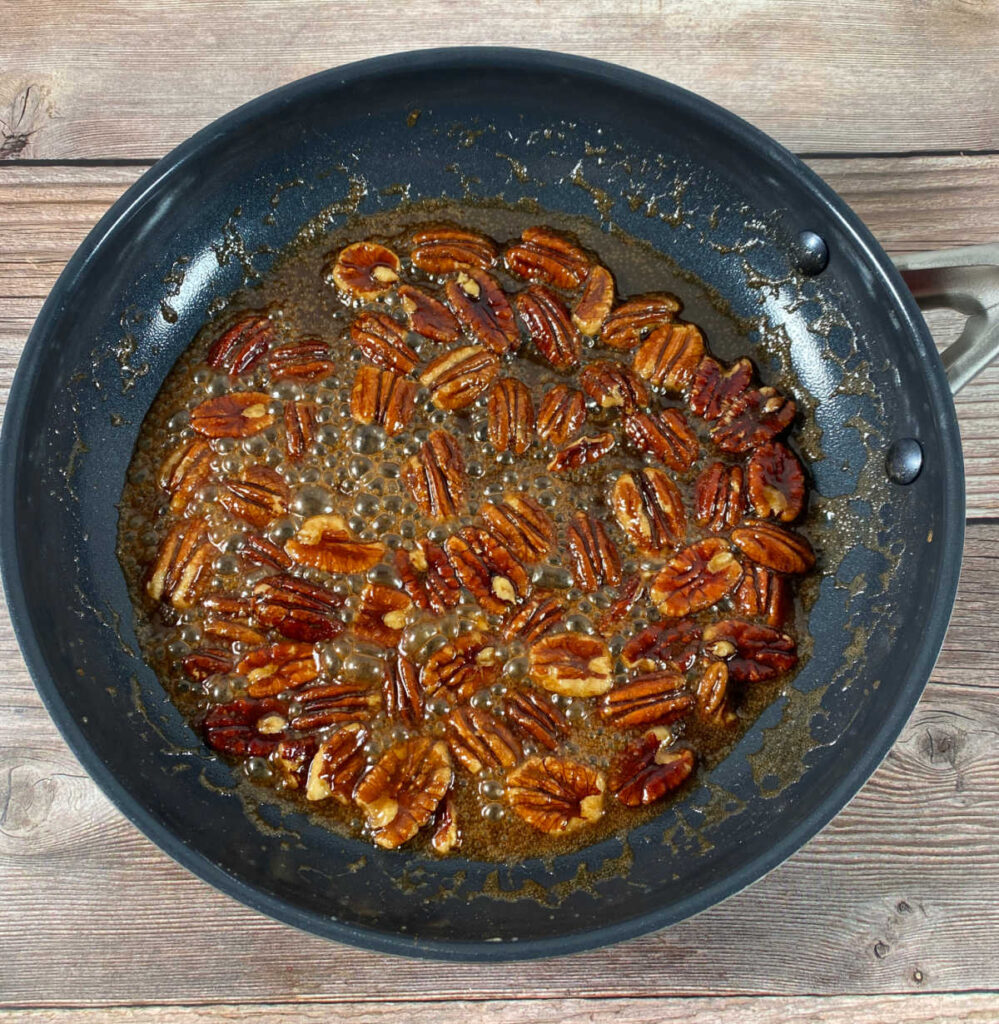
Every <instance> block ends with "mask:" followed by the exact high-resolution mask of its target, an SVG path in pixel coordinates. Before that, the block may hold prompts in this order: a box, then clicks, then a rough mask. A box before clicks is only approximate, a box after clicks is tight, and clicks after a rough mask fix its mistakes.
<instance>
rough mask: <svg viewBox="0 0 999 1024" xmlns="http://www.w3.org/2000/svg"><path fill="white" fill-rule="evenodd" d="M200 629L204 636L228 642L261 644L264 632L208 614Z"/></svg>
mask: <svg viewBox="0 0 999 1024" xmlns="http://www.w3.org/2000/svg"><path fill="white" fill-rule="evenodd" d="M201 630H202V632H203V633H204V634H205V635H206V636H210V637H212V638H214V639H217V640H227V641H228V642H229V643H240V644H247V645H251V646H252V645H253V644H262V643H263V642H264V634H263V633H261V632H260V631H259V630H256V629H253V628H251V627H250V626H247V625H246V624H245V623H242V622H232V621H231V620H229V619H224V618H218V617H217V616H214V615H212V616H209V617H208V618H206V619H205V620H204V622H203V623H202V625H201Z"/></svg>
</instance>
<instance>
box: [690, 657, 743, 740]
mask: <svg viewBox="0 0 999 1024" xmlns="http://www.w3.org/2000/svg"><path fill="white" fill-rule="evenodd" d="M695 693H696V696H697V713H698V714H699V715H700V716H701V717H702V718H703V719H705V720H706V721H708V722H711V723H712V724H714V725H718V726H722V727H728V726H730V725H735V723H736V722H737V721H738V718H737V716H736V714H735V712H734V711H732V709H731V707H730V706H729V701H728V666H727V665H726V664H725V662H724V661H714V662H712V663H711V664H710V665H708V667H707V668H706V669H705V670H704V672H703V673H702V674H701V677H700V679H698V680H697V687H696V690H695Z"/></svg>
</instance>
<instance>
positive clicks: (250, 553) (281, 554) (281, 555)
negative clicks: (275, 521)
mask: <svg viewBox="0 0 999 1024" xmlns="http://www.w3.org/2000/svg"><path fill="white" fill-rule="evenodd" d="M239 553H240V556H241V557H242V559H243V561H244V562H248V563H249V564H250V565H262V566H265V567H266V568H268V569H287V568H289V567H290V566H291V559H290V558H289V557H288V555H287V553H286V552H285V551H283V550H282V549H281V548H279V547H278V546H277V545H276V544H273V543H271V541H269V540H267V538H266V537H260V536H258V535H257V534H255V533H248V534H246V535H245V536H244V537H243V541H242V543H241V544H240V546H239Z"/></svg>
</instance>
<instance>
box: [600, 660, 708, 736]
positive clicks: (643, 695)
mask: <svg viewBox="0 0 999 1024" xmlns="http://www.w3.org/2000/svg"><path fill="white" fill-rule="evenodd" d="M685 685H686V680H685V679H684V677H683V676H681V675H679V674H677V673H676V672H672V671H670V670H668V669H667V670H665V671H659V672H647V673H645V674H643V675H639V676H635V678H634V679H632V680H631V682H628V683H622V684H621V685H620V686H615V687H614V689H613V690H611V691H610V693H608V694H607V695H606V696H605V697H604V699H603V700H602V701H601V703H600V714H601V715H603V717H604V718H606V719H607V720H608V721H610V722H613V723H614V724H615V725H617V726H619V727H620V728H622V729H638V728H642V727H645V726H649V725H669V724H670V722H675V721H676V720H677V719H679V718H683V717H684V715H687V714H689V713H690V711H691V710H692V709H693V707H694V704H695V700H694V697H693V696H692V695H691V694H690V693H688V692H687V691H686V690H685V689H684V686H685Z"/></svg>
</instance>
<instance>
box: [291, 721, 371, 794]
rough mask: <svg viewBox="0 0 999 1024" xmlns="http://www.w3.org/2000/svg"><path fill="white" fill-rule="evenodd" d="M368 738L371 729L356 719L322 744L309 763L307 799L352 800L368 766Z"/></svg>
mask: <svg viewBox="0 0 999 1024" xmlns="http://www.w3.org/2000/svg"><path fill="white" fill-rule="evenodd" d="M368 739H369V737H368V733H367V730H365V729H364V727H363V726H361V725H359V724H358V723H356V722H352V723H351V724H349V725H345V726H343V728H341V729H337V731H336V732H335V733H333V735H332V736H330V737H329V739H327V740H324V741H323V742H322V743H320V744H319V748H318V749H317V750H316V753H315V756H314V757H313V758H312V761H311V763H310V764H309V780H308V784H307V786H306V790H305V798H306V799H307V800H327V799H329V797H333V799H334V800H336V801H338V802H339V803H342V804H346V803H349V802H350V797H351V794H352V793H353V792H354V786H355V785H357V780H358V779H359V778H360V777H361V774H362V772H363V771H364V769H365V768H366V767H367V758H366V757H365V754H364V745H365V744H366V743H367V742H368Z"/></svg>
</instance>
